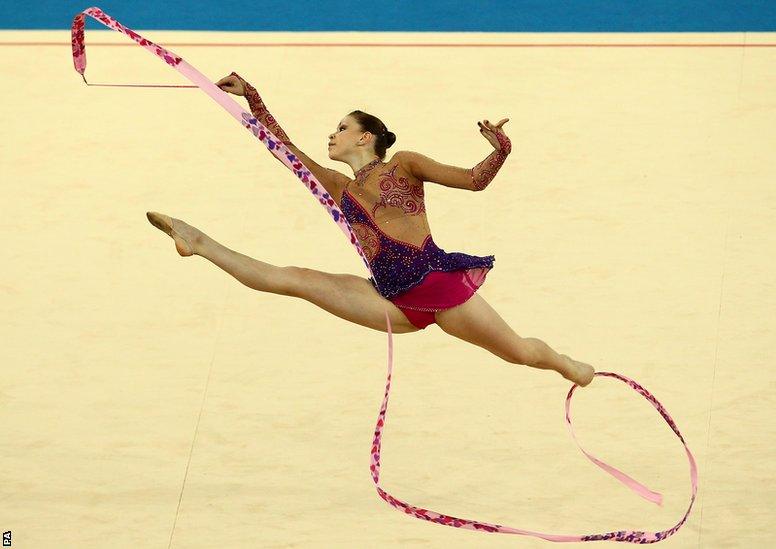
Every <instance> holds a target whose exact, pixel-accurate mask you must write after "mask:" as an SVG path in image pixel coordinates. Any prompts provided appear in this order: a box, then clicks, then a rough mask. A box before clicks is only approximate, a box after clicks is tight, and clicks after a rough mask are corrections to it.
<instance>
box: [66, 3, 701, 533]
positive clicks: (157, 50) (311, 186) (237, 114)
mask: <svg viewBox="0 0 776 549" xmlns="http://www.w3.org/2000/svg"><path fill="white" fill-rule="evenodd" d="M87 15H88V16H89V17H91V18H92V19H95V20H97V21H99V22H100V23H102V24H103V25H105V26H106V27H109V28H111V29H113V30H115V31H118V32H121V33H123V34H125V35H127V36H129V37H130V38H131V39H132V40H134V41H135V42H137V43H138V44H139V45H141V46H143V47H144V48H146V49H147V50H148V51H150V52H151V53H153V54H155V55H156V56H158V57H159V58H161V59H162V60H164V62H165V63H167V64H168V65H170V67H172V68H174V69H176V70H177V71H178V72H180V73H181V74H182V75H183V76H185V77H186V78H188V79H189V80H190V81H191V82H193V83H194V84H195V85H196V87H198V88H200V89H201V90H202V91H204V92H205V93H206V94H208V95H209V96H210V97H211V98H213V100H214V101H215V102H216V103H218V104H219V105H221V106H222V107H223V108H224V109H225V110H226V111H227V112H228V113H229V114H231V115H232V116H233V117H234V118H235V119H236V120H237V121H238V122H240V123H241V124H242V125H243V126H244V127H245V128H247V129H248V130H249V131H250V132H251V133H253V135H254V136H256V137H257V138H258V139H259V140H260V141H261V142H262V143H264V145H265V146H266V147H267V149H269V151H270V152H271V153H272V154H273V155H275V157H277V158H278V159H279V160H280V161H281V162H283V164H285V165H286V166H287V167H288V169H290V170H291V171H292V172H293V173H294V175H296V176H297V178H298V179H299V180H300V181H302V183H304V185H305V186H306V187H307V189H308V190H309V191H310V192H311V193H312V194H313V196H314V197H315V198H316V199H317V200H318V201H319V203H320V204H321V205H322V206H323V207H324V208H326V211H327V212H328V213H329V215H330V216H331V217H332V219H333V220H334V222H335V223H337V225H338V226H339V227H340V229H341V230H342V232H344V233H345V235H346V236H347V237H348V238H349V239H350V243H351V245H353V247H354V248H355V249H356V252H358V255H359V256H360V257H361V259H362V260H363V262H364V265H366V268H367V270H369V272H370V274H372V278H373V279H374V280H375V284H377V279H376V278H374V274H373V273H372V269H371V267H370V265H369V261H368V260H367V258H366V256H365V255H364V252H363V250H362V249H361V245H360V243H359V241H358V238H356V235H355V233H354V232H353V229H352V228H351V226H350V224H349V223H348V221H347V219H345V216H344V215H343V213H342V212H341V211H340V210H339V209H338V208H337V205H336V203H335V201H334V199H333V198H332V197H331V196H330V195H329V194H328V193H327V192H325V189H324V188H323V185H321V184H320V182H319V181H318V180H317V179H316V178H315V176H313V174H312V173H311V172H310V170H309V169H308V168H307V167H306V166H305V165H304V164H303V163H302V162H301V161H300V160H299V158H297V157H296V156H295V155H294V154H293V153H292V152H291V151H290V150H289V149H288V148H287V147H286V146H285V145H284V144H283V142H282V141H280V140H279V139H278V138H277V137H276V136H275V135H274V134H273V133H272V132H271V131H269V130H268V129H267V128H266V127H265V126H264V125H262V124H261V122H259V121H258V120H257V119H256V118H255V117H254V116H253V115H252V114H250V113H248V112H246V111H245V110H244V109H243V108H242V107H240V106H239V105H238V104H237V103H236V102H235V101H234V100H232V99H231V98H230V97H229V95H228V94H227V93H226V92H224V91H223V90H221V89H220V88H219V87H218V86H216V85H215V84H213V83H212V82H211V81H210V80H209V79H208V78H206V77H205V76H204V75H203V74H202V73H200V72H199V71H198V70H197V69H195V68H194V67H192V66H191V65H189V64H188V63H187V62H186V61H184V60H183V58H181V57H180V56H178V55H175V54H174V53H172V52H171V51H169V50H167V49H165V48H163V47H161V46H159V45H157V44H154V43H153V42H151V41H150V40H147V39H146V38H143V37H142V36H140V35H139V34H137V33H136V32H135V31H133V30H132V29H130V28H128V27H125V26H124V25H122V24H121V23H119V22H118V21H116V20H115V19H113V18H112V17H110V16H109V15H107V14H106V13H105V12H103V11H102V10H101V9H99V8H96V7H91V8H88V9H86V10H84V11H83V12H81V13H79V14H78V15H76V16H75V18H74V19H73V25H72V29H71V43H72V47H73V65H74V66H75V69H76V71H78V73H79V74H80V75H81V77H82V78H83V80H84V82H85V83H86V84H87V85H95V84H89V83H88V82H87V81H86V76H85V75H84V72H85V70H86V45H85V43H84V24H85V16H87ZM99 85H110V84H99ZM135 86H139V85H135ZM163 87H176V86H163ZM179 87H190V86H179ZM385 320H386V324H387V331H388V377H387V381H386V385H385V396H384V397H383V403H382V406H381V407H380V413H379V415H378V418H377V425H376V426H375V431H374V439H373V441H372V449H371V465H370V471H371V474H372V480H373V481H374V483H375V486H376V488H377V493H378V494H379V495H380V497H381V498H383V499H384V500H385V501H386V502H388V503H389V504H390V505H392V506H393V507H395V508H397V509H399V510H401V511H404V512H405V513H406V514H408V515H412V516H414V517H415V518H419V519H423V520H427V521H430V522H435V523H437V524H442V525H445V526H452V527H455V528H465V529H469V530H479V531H483V532H495V533H502V534H520V535H527V536H534V537H539V538H543V539H546V540H549V541H555V542H571V541H600V540H609V541H622V542H631V543H655V542H658V541H662V540H664V539H666V538H668V537H669V536H671V535H673V534H674V533H675V532H676V531H677V530H679V528H681V526H682V525H683V524H684V523H685V521H686V520H687V517H688V516H689V514H690V511H691V510H692V506H693V503H694V502H695V496H696V494H697V491H698V469H697V466H696V464H695V459H694V458H693V455H692V453H691V452H690V449H689V448H688V447H687V444H686V443H685V441H684V438H683V437H682V435H681V433H680V432H679V429H678V428H677V427H676V424H675V423H674V421H673V419H672V418H671V416H670V415H669V414H668V412H667V411H666V410H665V408H664V407H663V405H662V404H660V402H658V400H657V399H656V398H655V397H654V396H653V395H652V394H651V393H650V392H649V391H647V390H646V389H645V388H644V387H642V386H641V385H639V384H638V383H636V382H635V381H634V380H632V379H630V378H628V377H625V376H623V375H621V374H616V373H613V372H596V373H595V376H605V377H612V378H615V379H619V380H620V381H622V382H624V383H625V384H627V385H629V386H630V387H631V388H632V389H634V390H635V391H636V392H638V393H639V394H641V395H642V396H643V397H644V398H646V399H647V400H648V401H649V402H650V403H651V404H652V406H654V407H655V409H656V410H657V411H658V412H659V413H660V415H661V416H662V417H663V419H664V420H665V421H666V423H668V425H669V426H670V427H671V429H672V430H673V431H674V433H675V434H676V436H677V437H679V440H680V441H681V442H682V444H683V445H684V449H685V451H686V453H687V459H688V461H689V463H690V480H691V484H692V494H691V498H690V505H689V507H688V508H687V511H686V512H685V514H684V517H682V520H680V521H679V522H678V523H677V524H676V525H675V526H673V527H672V528H669V529H668V530H663V531H660V532H643V531H635V530H618V531H614V532H607V533H604V534H588V535H583V536H580V535H574V536H572V535H558V534H544V533H541V532H532V531H530V530H521V529H518V528H512V527H509V526H502V525H500V524H489V523H487V522H480V521H476V520H469V519H463V518H457V517H452V516H449V515H445V514H442V513H437V512H435V511H431V510H428V509H422V508H419V507H415V506H414V505H410V504H409V503H406V502H404V501H401V500H399V499H397V498H395V497H393V496H391V495H390V494H389V493H388V492H386V491H385V490H383V489H382V488H381V487H380V484H379V480H380V449H381V446H382V433H383V428H384V427H385V414H386V410H387V408H388V395H389V393H390V390H391V377H392V375H393V332H392V330H391V320H390V318H389V315H388V311H387V310H386V311H385ZM577 387H578V385H576V384H574V385H573V386H572V387H571V389H570V390H569V392H568V394H567V395H566V423H567V425H568V428H569V431H570V433H571V436H572V437H573V438H574V442H575V443H576V444H577V446H578V447H579V449H580V450H582V452H583V453H584V454H585V456H586V457H587V458H588V459H589V460H590V461H592V462H593V463H595V464H596V465H597V466H598V467H600V468H601V469H603V470H604V471H606V472H607V473H609V474H610V475H612V476H613V477H614V478H616V479H617V480H618V481H620V482H622V483H623V484H624V485H625V486H627V487H628V488H630V489H631V490H633V491H634V492H635V493H636V494H638V495H639V496H641V497H643V498H644V499H646V500H647V501H650V502H652V503H655V504H656V505H662V502H663V497H662V495H660V494H659V493H657V492H654V491H652V490H650V489H649V488H647V487H646V486H644V485H642V484H641V483H639V482H637V481H636V480H634V479H633V478H631V477H629V476H628V475H626V474H625V473H623V472H621V471H619V470H618V469H616V468H614V467H612V466H610V465H607V464H606V463H604V462H602V461H601V460H599V459H598V458H596V457H595V456H593V455H591V454H589V453H587V452H586V451H585V450H584V449H582V447H581V446H580V445H579V441H577V438H576V435H575V434H574V428H573V426H572V424H571V411H570V406H571V396H572V395H573V394H574V390H575V389H576V388H577Z"/></svg>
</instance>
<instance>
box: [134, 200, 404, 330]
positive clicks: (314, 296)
mask: <svg viewBox="0 0 776 549" xmlns="http://www.w3.org/2000/svg"><path fill="white" fill-rule="evenodd" d="M146 216H147V217H148V220H149V221H150V222H151V223H152V224H153V225H154V226H155V227H157V228H158V229H160V230H162V231H164V232H165V233H167V234H168V235H170V236H171V237H172V238H173V240H175V247H176V249H177V250H178V253H179V254H180V255H182V256H189V255H199V256H202V257H204V258H205V259H207V260H208V261H210V262H212V263H213V264H215V265H217V266H218V267H220V268H221V269H223V270H224V271H226V272H227V273H229V274H230V275H232V276H233V277H235V278H236V279H237V280H239V281H240V282H241V283H242V284H244V285H246V286H248V287H249V288H253V289H254V290H259V291H261V292H271V293H274V294H280V295H287V296H291V297H299V298H302V299H304V300H306V301H309V302H310V303H313V304H315V305H317V306H319V307H321V308H322V309H324V310H326V311H328V312H330V313H332V314H333V315H335V316H338V317H340V318H343V319H345V320H348V321H350V322H354V323H356V324H360V325H361V326H366V327H368V328H372V329H374V330H379V331H381V332H385V331H387V326H386V323H385V311H386V310H387V311H388V316H389V318H390V320H391V331H392V332H393V333H397V334H403V333H409V332H415V331H417V330H418V328H417V327H416V326H415V325H413V324H412V323H411V322H410V321H409V320H408V319H407V317H406V316H405V315H404V313H403V312H401V310H400V309H399V308H398V307H396V305H394V304H393V303H391V302H390V301H389V300H387V299H385V298H384V297H383V296H381V295H380V294H379V293H378V292H377V291H376V290H375V289H374V286H372V283H371V282H369V280H367V279H366V278H363V277H360V276H355V275H351V274H332V273H325V272H322V271H317V270H315V269H307V268H304V267H294V266H289V267H277V266H275V265H270V264H269V263H265V262H263V261H259V260H257V259H253V258H252V257H248V256H247V255H243V254H241V253H239V252H236V251H234V250H230V249H229V248H227V247H226V246H224V245H222V244H220V243H218V242H216V241H215V240H213V239H212V238H210V237H209V236H208V235H206V234H205V233H203V232H202V231H200V230H199V229H197V228H196V227H192V226H191V225H189V224H188V223H186V222H184V221H181V220H180V219H176V218H171V217H169V216H166V215H163V214H160V213H157V212H148V213H146Z"/></svg>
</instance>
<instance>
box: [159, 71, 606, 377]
mask: <svg viewBox="0 0 776 549" xmlns="http://www.w3.org/2000/svg"><path fill="white" fill-rule="evenodd" d="M216 85H217V86H218V87H219V88H221V89H222V90H224V91H226V92H229V93H232V94H235V95H238V96H244V97H245V98H246V99H247V101H248V105H249V107H250V110H251V112H252V113H253V115H254V116H255V117H256V118H257V119H258V120H259V121H260V122H261V123H262V124H263V125H264V126H265V127H267V128H268V129H269V130H270V131H271V132H272V133H273V134H275V136H276V137H277V138H278V139H280V140H282V141H283V143H284V144H285V146H286V147H288V149H289V150H290V151H291V152H292V153H294V154H295V155H296V156H297V157H298V158H299V159H300V160H301V161H302V162H303V163H304V165H305V166H307V167H308V168H309V169H310V171H311V172H312V174H313V175H314V176H315V177H316V179H317V180H318V181H319V182H320V184H321V185H323V187H324V188H325V189H326V191H327V192H328V193H329V195H330V196H331V197H332V198H333V199H334V201H335V202H336V204H337V206H338V207H339V208H340V210H341V211H342V213H343V214H344V215H345V218H346V219H347V221H348V223H349V224H350V226H351V227H352V229H353V232H354V233H355V234H356V236H357V238H358V240H359V243H360V244H361V249H362V251H363V252H364V256H365V257H366V259H367V261H368V262H369V265H370V268H371V270H372V273H373V274H374V277H375V278H376V279H377V280H375V279H373V278H372V277H370V278H369V279H366V278H363V277H360V276H355V275H352V274H344V273H342V274H333V273H325V272H321V271H318V270H314V269H308V268H305V267H296V266H286V267H279V266H275V265H270V264H269V263H264V262H263V261H259V260H257V259H253V258H251V257H248V256H246V255H243V254H241V253H239V252H236V251H233V250H230V249H229V248H227V247H225V246H223V245H222V244H220V243H218V242H216V241H215V240H213V239H212V238H210V237H209V236H208V235H207V234H205V233H204V232H202V231H200V230H199V229H197V228H196V227H193V226H191V225H189V224H188V223H186V222H184V221H182V220H180V219H176V218H172V217H170V216H167V215H164V214H160V213H157V212H148V213H147V214H146V215H147V217H148V220H149V221H150V222H151V223H152V224H153V225H154V226H156V227H157V228H159V229H160V230H162V231H164V232H165V233H167V234H168V235H170V236H171V237H172V238H173V240H174V241H175V247H176V249H177V251H178V253H179V254H180V255H181V256H190V255H199V256H202V257H204V258H206V259H208V260H209V261H211V262H212V263H214V264H215V265H217V266H218V267H220V268H221V269H223V270H224V271H226V272H227V273H229V274H230V275H232V276H233V277H235V278H236V279H237V280H239V281H240V282H241V283H242V284H244V285H246V286H248V287H249V288H253V289H255V290H259V291H262V292H272V293H275V294H279V295H286V296H292V297H297V298H302V299H304V300H306V301H309V302H310V303H313V304H315V305H317V306H319V307H321V308H322V309H324V310H326V311H328V312H330V313H332V314H334V315H336V316H338V317H340V318H343V319H345V320H349V321H350V322H355V323H356V324H360V325H362V326H366V327H368V328H372V329H375V330H379V331H383V332H385V331H387V327H386V324H385V311H387V312H388V316H389V318H390V321H391V326H392V332H393V333H409V332H415V331H418V330H421V329H425V328H426V326H428V325H429V324H433V323H436V324H438V325H439V327H440V328H441V329H442V330H444V331H445V332H447V333H448V334H450V335H453V336H455V337H457V338H460V339H462V340H464V341H467V342H469V343H473V344H474V345H478V346H480V347H482V348H484V349H486V350H488V351H490V352H491V353H493V354H495V355H496V356H498V357H499V358H502V359H503V360H506V361H507V362H510V363H512V364H524V365H527V366H532V367H534V368H541V369H545V370H555V371H556V372H558V373H559V374H561V375H562V376H563V377H564V378H565V379H568V380H570V381H572V382H574V383H576V384H577V385H580V386H586V385H588V384H589V383H590V382H591V381H592V379H593V374H594V373H595V370H594V369H593V367H592V366H591V365H589V364H586V363H584V362H579V361H576V360H574V359H572V358H571V357H569V356H567V355H563V354H558V353H557V352H555V351H554V350H553V349H552V348H551V347H550V346H549V345H547V344H546V343H545V342H544V341H542V340H540V339H536V338H533V337H520V336H519V335H517V334H516V333H515V332H514V330H512V328H510V326H509V325H508V324H507V323H506V322H505V321H504V319H503V318H501V316H500V315H499V314H498V313H497V312H496V311H495V310H494V309H493V308H492V307H491V306H490V305H489V304H488V303H487V302H486V301H485V300H484V299H483V298H482V296H480V295H479V294H477V293H476V292H477V289H478V288H479V287H480V286H481V285H482V284H483V283H484V281H485V277H486V275H487V273H488V271H489V270H490V269H492V268H493V262H494V260H495V257H494V256H492V255H488V256H474V255H468V254H464V253H460V252H451V253H449V252H446V251H444V250H443V249H441V248H439V247H438V246H437V245H436V244H435V243H434V240H433V239H432V238H431V231H430V228H429V225H428V220H427V218H426V209H425V205H424V200H423V196H424V190H423V184H424V182H426V181H431V182H433V183H438V184H440V185H444V186H446V187H452V188H457V189H465V190H469V191H481V190H483V189H485V188H486V187H487V186H488V185H489V184H490V182H491V181H492V180H493V178H494V177H495V175H496V173H497V172H498V171H499V169H500V168H501V166H502V164H503V163H504V161H505V160H506V158H507V155H509V153H510V152H511V148H512V145H511V142H510V140H509V138H508V137H507V136H506V134H505V133H504V130H503V129H502V127H503V125H504V124H505V123H506V122H508V120H509V119H507V118H505V119H502V120H501V121H500V122H498V123H497V124H492V123H490V122H489V121H488V120H484V121H482V122H477V124H478V126H479V131H480V133H481V134H482V135H483V137H485V139H487V140H488V141H489V142H490V144H491V145H493V147H494V151H493V152H491V153H490V154H489V155H488V156H487V157H486V158H485V159H484V160H483V161H482V162H480V163H479V164H477V165H476V166H475V167H474V168H471V169H465V168H458V167H454V166H448V165H445V164H440V163H439V162H436V161H434V160H432V159H431V158H428V157H427V156H424V155H422V154H419V153H417V152H412V151H398V152H396V153H395V154H394V155H393V156H392V157H391V158H390V160H388V161H387V162H386V161H385V156H386V149H387V148H389V147H390V146H391V145H393V143H394V142H395V141H396V136H395V135H394V134H393V133H392V132H390V131H388V129H387V128H386V127H385V125H384V124H383V123H382V122H381V121H380V120H379V119H378V118H376V117H375V116H372V115H371V114H367V113H365V112H362V111H360V110H356V111H353V112H351V113H350V114H348V115H347V116H345V118H343V119H342V121H341V122H340V123H339V124H338V126H337V129H336V131H334V132H333V133H331V134H330V135H329V138H328V152H329V158H330V159H332V160H336V161H338V162H344V163H346V164H348V165H349V166H350V168H351V169H352V170H353V178H350V177H348V176H347V175H345V174H343V173H340V172H338V171H336V170H332V169H329V168H325V167H323V166H321V165H319V164H317V163H316V162H314V161H313V160H312V159H311V158H310V157H308V156H307V155H306V154H305V153H303V152H302V151H300V150H299V149H298V148H297V147H296V146H295V145H294V144H293V143H292V142H291V141H290V140H289V138H288V136H287V135H286V133H285V131H283V129H282V128H281V127H280V125H279V124H278V122H277V120H275V118H274V117H273V116H272V115H271V114H270V112H269V111H268V110H267V107H266V105H265V104H264V102H263V101H262V98H261V97H260V96H259V94H258V92H257V91H256V88H254V87H253V86H252V85H251V84H249V83H248V82H246V81H245V80H244V79H243V78H242V77H240V76H239V75H238V74H237V73H235V72H232V73H231V74H230V75H229V76H225V77H224V78H222V79H221V80H219V81H218V82H217V83H216Z"/></svg>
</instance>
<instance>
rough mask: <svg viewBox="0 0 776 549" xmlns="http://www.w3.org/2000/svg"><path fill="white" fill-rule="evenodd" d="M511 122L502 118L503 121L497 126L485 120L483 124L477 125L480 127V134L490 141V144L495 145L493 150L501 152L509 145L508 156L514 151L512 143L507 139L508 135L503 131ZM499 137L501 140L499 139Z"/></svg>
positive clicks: (478, 123)
mask: <svg viewBox="0 0 776 549" xmlns="http://www.w3.org/2000/svg"><path fill="white" fill-rule="evenodd" d="M507 122H509V118H502V119H501V121H500V122H499V123H498V124H496V125H495V126H494V125H493V124H491V123H490V122H488V121H487V120H484V121H483V122H477V125H478V126H479V127H480V133H481V134H482V135H483V136H484V137H485V139H487V140H488V141H490V144H491V145H493V148H494V149H496V150H497V151H500V150H501V149H502V148H503V146H504V144H507V145H508V146H507V149H508V150H507V151H505V152H507V154H508V153H509V152H510V151H511V150H512V147H511V144H512V143H511V141H510V140H509V138H508V137H507V134H506V133H504V130H503V129H501V128H502V126H503V125H504V124H506V123H507ZM499 137H500V138H501V139H499Z"/></svg>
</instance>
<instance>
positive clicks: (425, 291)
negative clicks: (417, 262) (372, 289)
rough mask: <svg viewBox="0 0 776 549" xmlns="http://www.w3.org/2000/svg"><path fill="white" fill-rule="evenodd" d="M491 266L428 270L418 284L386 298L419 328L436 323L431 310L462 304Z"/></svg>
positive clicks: (477, 286) (435, 310) (474, 290)
mask: <svg viewBox="0 0 776 549" xmlns="http://www.w3.org/2000/svg"><path fill="white" fill-rule="evenodd" d="M490 269H491V267H479V268H476V269H461V270H458V271H449V272H444V271H431V272H430V273H428V274H427V275H426V277H425V278H424V279H423V282H421V283H420V284H419V285H417V286H415V287H413V288H410V289H409V290H407V291H406V292H403V293H401V294H398V295H396V296H394V297H392V298H390V301H391V302H392V303H393V304H394V305H396V306H397V307H398V308H399V309H401V311H402V312H403V313H404V314H405V315H406V316H407V319H408V320H409V321H410V322H412V324H414V325H415V326H417V327H418V328H420V329H424V328H425V327H426V326H428V325H429V324H433V323H434V322H436V317H435V313H436V312H438V311H443V310H445V309H449V308H451V307H456V306H458V305H460V304H461V303H465V302H466V301H468V299H469V298H470V297H471V296H473V295H474V293H475V292H476V291H477V290H478V289H479V287H480V286H482V284H483V283H484V282H485V277H486V276H487V274H488V271H489V270H490Z"/></svg>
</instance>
